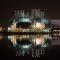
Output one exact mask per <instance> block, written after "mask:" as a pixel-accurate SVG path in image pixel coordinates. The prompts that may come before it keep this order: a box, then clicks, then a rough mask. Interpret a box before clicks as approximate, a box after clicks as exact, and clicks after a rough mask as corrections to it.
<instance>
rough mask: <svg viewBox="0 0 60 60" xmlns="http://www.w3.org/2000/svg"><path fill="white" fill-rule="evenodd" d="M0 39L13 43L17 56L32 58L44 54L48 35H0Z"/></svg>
mask: <svg viewBox="0 0 60 60" xmlns="http://www.w3.org/2000/svg"><path fill="white" fill-rule="evenodd" d="M0 39H2V40H3V39H7V40H9V41H11V43H13V46H14V47H15V48H16V50H17V52H16V54H17V55H23V56H24V54H26V53H27V54H32V56H34V55H36V56H40V55H41V54H44V51H45V50H44V48H45V47H47V46H48V44H47V43H48V40H49V39H50V35H49V34H44V35H43V34H36V35H32V34H31V35H6V36H4V35H0Z"/></svg>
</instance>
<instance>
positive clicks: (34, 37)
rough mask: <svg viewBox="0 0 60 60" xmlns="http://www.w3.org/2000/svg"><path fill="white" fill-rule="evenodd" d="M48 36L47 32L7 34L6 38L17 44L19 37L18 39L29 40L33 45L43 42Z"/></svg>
mask: <svg viewBox="0 0 60 60" xmlns="http://www.w3.org/2000/svg"><path fill="white" fill-rule="evenodd" d="M49 38H50V36H49V34H47V35H39V34H37V35H8V39H9V40H11V42H13V44H17V40H18V39H19V40H20V41H21V40H23V39H25V40H30V41H31V43H33V44H35V45H39V44H44V42H45V39H49Z"/></svg>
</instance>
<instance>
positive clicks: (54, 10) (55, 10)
mask: <svg viewBox="0 0 60 60" xmlns="http://www.w3.org/2000/svg"><path fill="white" fill-rule="evenodd" d="M33 8H37V9H39V8H40V9H41V10H43V11H47V12H48V17H49V19H60V1H51V0H50V1H49V0H40V1H38V0H35V1H34V0H24V1H23V0H10V1H9V0H8V1H6V0H5V1H3V0H1V1H0V18H1V19H3V21H7V19H10V18H11V17H12V16H13V14H14V10H21V9H33ZM4 19H5V20H4ZM0 21H1V20H0ZM3 21H2V22H3Z"/></svg>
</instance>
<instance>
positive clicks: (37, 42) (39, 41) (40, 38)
mask: <svg viewBox="0 0 60 60" xmlns="http://www.w3.org/2000/svg"><path fill="white" fill-rule="evenodd" d="M43 40H44V39H43V38H42V37H37V38H36V44H37V45H39V44H42V42H43Z"/></svg>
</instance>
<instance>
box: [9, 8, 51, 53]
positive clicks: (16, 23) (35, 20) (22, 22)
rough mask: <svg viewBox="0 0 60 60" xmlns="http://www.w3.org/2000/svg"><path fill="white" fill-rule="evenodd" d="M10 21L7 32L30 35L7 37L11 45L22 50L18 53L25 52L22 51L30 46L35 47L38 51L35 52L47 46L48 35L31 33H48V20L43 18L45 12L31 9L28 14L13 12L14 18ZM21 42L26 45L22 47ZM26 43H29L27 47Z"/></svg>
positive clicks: (22, 11) (25, 12)
mask: <svg viewBox="0 0 60 60" xmlns="http://www.w3.org/2000/svg"><path fill="white" fill-rule="evenodd" d="M11 20H12V23H11V25H10V26H8V31H9V32H16V33H17V32H18V33H21V32H22V33H24V32H26V33H28V32H29V33H31V35H29V34H22V35H21V34H20V35H10V36H8V39H9V40H11V42H12V43H13V45H14V46H15V47H16V46H18V48H19V49H21V50H22V52H20V50H19V51H18V50H17V52H20V54H21V53H22V54H23V53H24V52H25V51H24V49H25V50H26V49H27V48H30V45H31V46H34V47H36V46H37V47H38V49H37V50H36V51H39V49H40V48H41V47H42V48H44V47H47V46H48V44H47V43H48V42H46V41H48V40H49V35H38V34H37V35H32V33H37V32H38V33H40V32H43V33H44V32H50V30H51V29H50V27H49V20H48V19H47V18H46V17H45V12H43V11H41V10H40V9H38V10H36V9H33V10H31V11H28V12H27V11H24V10H21V11H15V16H14V18H13V19H11ZM22 41H26V44H23V45H22V44H21V42H22ZM27 41H29V42H31V43H30V44H28V45H27ZM45 42H46V43H45ZM18 48H17V49H18ZM32 49H33V48H32ZM41 51H42V50H41ZM41 51H39V52H38V53H41Z"/></svg>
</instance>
